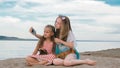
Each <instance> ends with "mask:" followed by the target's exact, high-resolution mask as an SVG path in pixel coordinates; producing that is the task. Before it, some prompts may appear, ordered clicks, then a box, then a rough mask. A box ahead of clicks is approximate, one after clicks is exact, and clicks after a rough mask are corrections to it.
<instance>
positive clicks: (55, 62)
mask: <svg viewBox="0 0 120 68" xmlns="http://www.w3.org/2000/svg"><path fill="white" fill-rule="evenodd" d="M53 64H54V65H64V60H63V59H60V58H56V59H54V60H53Z"/></svg>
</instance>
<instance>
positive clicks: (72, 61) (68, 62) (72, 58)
mask: <svg viewBox="0 0 120 68" xmlns="http://www.w3.org/2000/svg"><path fill="white" fill-rule="evenodd" d="M77 64H88V65H95V64H96V62H95V61H93V60H90V59H85V60H80V59H76V55H75V54H69V55H67V56H66V58H65V60H64V65H65V66H72V65H77Z"/></svg>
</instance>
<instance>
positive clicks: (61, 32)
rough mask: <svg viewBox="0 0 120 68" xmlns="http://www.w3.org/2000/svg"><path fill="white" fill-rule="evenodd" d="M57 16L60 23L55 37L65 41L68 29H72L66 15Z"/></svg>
mask: <svg viewBox="0 0 120 68" xmlns="http://www.w3.org/2000/svg"><path fill="white" fill-rule="evenodd" d="M58 18H60V19H61V20H62V25H61V28H60V29H57V30H56V37H57V38H60V39H61V40H64V41H66V40H67V36H68V33H69V31H70V30H71V31H72V28H71V24H70V20H69V18H68V17H67V16H62V15H59V16H58V17H57V19H58ZM57 19H56V20H57Z"/></svg>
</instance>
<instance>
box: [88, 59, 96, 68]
mask: <svg viewBox="0 0 120 68" xmlns="http://www.w3.org/2000/svg"><path fill="white" fill-rule="evenodd" d="M86 62H87V64H88V65H91V66H94V65H96V61H93V60H90V59H86Z"/></svg>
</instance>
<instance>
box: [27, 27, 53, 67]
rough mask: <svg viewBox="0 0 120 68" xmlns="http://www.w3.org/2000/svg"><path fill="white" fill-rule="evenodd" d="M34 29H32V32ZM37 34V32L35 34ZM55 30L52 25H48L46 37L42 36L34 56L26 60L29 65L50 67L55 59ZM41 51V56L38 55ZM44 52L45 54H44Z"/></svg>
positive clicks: (45, 29) (45, 32)
mask: <svg viewBox="0 0 120 68" xmlns="http://www.w3.org/2000/svg"><path fill="white" fill-rule="evenodd" d="M30 32H33V31H32V28H31V31H30ZM33 33H34V34H35V32H33ZM54 34H55V28H54V26H52V25H47V26H46V27H45V28H44V35H43V36H40V37H39V38H40V41H39V42H38V44H37V46H36V48H35V50H34V52H33V54H32V55H31V56H28V57H27V58H26V61H27V65H36V64H40V65H41V64H42V65H50V64H52V61H53V59H54V58H55V54H54V52H55V42H54ZM38 51H41V52H40V54H37V53H38ZM42 51H43V53H42Z"/></svg>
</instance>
